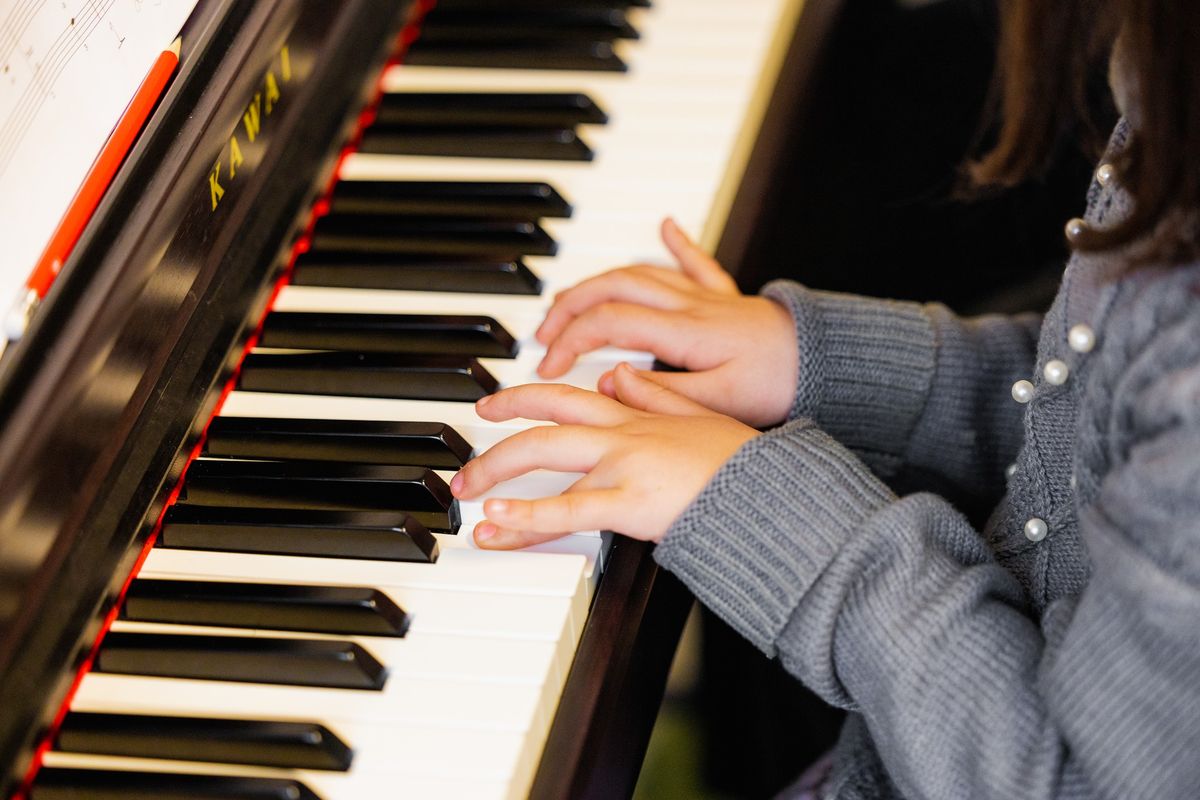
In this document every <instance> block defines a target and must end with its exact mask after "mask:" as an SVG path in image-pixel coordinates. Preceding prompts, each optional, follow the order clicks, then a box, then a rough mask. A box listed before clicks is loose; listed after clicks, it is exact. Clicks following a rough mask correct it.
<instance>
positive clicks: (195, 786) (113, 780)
mask: <svg viewBox="0 0 1200 800" xmlns="http://www.w3.org/2000/svg"><path fill="white" fill-rule="evenodd" d="M143 798H144V799H145V800H321V798H320V797H318V796H317V795H316V794H314V793H313V791H312V790H311V789H309V788H308V787H307V786H305V785H304V784H303V783H302V782H300V781H297V780H292V779H290V778H245V777H235V776H226V775H184V774H178V773H171V772H127V771H125V770H102V769H70V768H67V767H43V768H42V769H41V770H40V771H39V772H38V775H37V780H36V781H35V782H34V784H33V789H32V791H31V794H30V800H142V799H143Z"/></svg>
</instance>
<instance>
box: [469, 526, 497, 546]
mask: <svg viewBox="0 0 1200 800" xmlns="http://www.w3.org/2000/svg"><path fill="white" fill-rule="evenodd" d="M498 530H499V528H497V527H496V526H495V525H493V524H492V523H490V522H481V523H479V526H478V527H476V528H475V541H476V543H483V542H486V541H487V540H488V539H491V538H492V537H494V536H495V535H496V531H498Z"/></svg>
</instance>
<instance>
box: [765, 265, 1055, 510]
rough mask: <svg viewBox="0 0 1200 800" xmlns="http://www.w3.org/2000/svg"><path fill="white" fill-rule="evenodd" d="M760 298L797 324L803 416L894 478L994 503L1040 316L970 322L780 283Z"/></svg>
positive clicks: (1016, 443)
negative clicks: (930, 479) (1016, 395)
mask: <svg viewBox="0 0 1200 800" xmlns="http://www.w3.org/2000/svg"><path fill="white" fill-rule="evenodd" d="M763 294H764V295H765V296H767V297H770V298H771V299H773V300H775V301H776V302H778V303H780V304H782V305H783V306H784V307H786V308H787V309H788V310H789V312H790V313H791V314H792V317H793V319H794V321H795V324H796V337H797V341H798V343H799V350H800V378H799V382H798V384H797V387H796V394H795V400H794V402H793V405H792V409H791V414H790V418H791V419H797V418H800V417H807V418H811V419H813V420H815V421H816V422H817V424H818V425H819V426H820V427H821V428H822V429H823V430H825V431H828V432H829V434H830V435H831V436H833V437H834V438H835V439H837V440H838V441H839V442H842V443H843V444H845V445H846V446H847V447H849V448H850V449H851V450H853V451H854V453H855V454H856V455H858V456H859V457H860V458H862V459H863V461H864V462H866V463H867V464H868V465H869V466H870V467H871V468H872V469H873V470H874V471H875V473H876V474H878V475H880V476H882V477H884V478H885V479H890V478H893V477H896V476H898V475H908V476H909V477H910V480H909V481H907V483H908V484H911V485H921V480H920V479H921V478H922V477H923V476H927V475H931V476H934V477H935V478H936V479H937V480H936V481H935V482H934V484H933V485H936V486H939V487H941V486H953V487H956V488H957V489H958V490H960V491H962V492H965V493H968V494H970V495H973V496H975V497H978V498H984V499H988V500H993V501H994V500H995V499H996V497H997V496H998V489H999V487H1002V486H1003V485H1004V481H1003V472H1004V468H1005V466H1007V465H1008V463H1009V462H1011V461H1012V459H1013V457H1014V456H1015V455H1016V452H1017V450H1018V448H1019V447H1020V441H1021V416H1020V414H1021V408H1020V406H1018V405H1017V404H1016V403H1014V402H1013V401H1012V398H1011V396H1010V389H1011V386H1012V384H1013V382H1014V381H1016V380H1018V379H1020V378H1024V377H1028V376H1029V374H1030V372H1031V370H1032V367H1033V362H1034V352H1035V346H1036V337H1037V330H1038V326H1039V323H1040V318H1039V317H1038V316H1036V315H1031V314H1026V315H1020V316H1016V317H1001V316H995V315H992V316H986V317H978V318H973V319H964V318H960V317H957V316H955V315H954V314H953V313H952V312H950V311H949V310H948V309H947V308H946V307H945V306H941V305H937V304H928V305H921V304H918V303H907V302H896V301H891V300H877V299H873V298H866V297H858V296H855V295H847V294H838V293H832V292H818V291H813V290H811V289H807V288H805V287H803V286H800V285H799V284H796V283H793V282H790V281H774V282H772V283H770V284H768V285H767V286H766V287H765V288H764V289H763Z"/></svg>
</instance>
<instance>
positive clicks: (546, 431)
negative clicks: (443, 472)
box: [450, 425, 612, 500]
mask: <svg viewBox="0 0 1200 800" xmlns="http://www.w3.org/2000/svg"><path fill="white" fill-rule="evenodd" d="M611 437H612V434H611V433H609V432H608V431H607V430H606V429H604V428H587V427H583V426H579V425H565V426H559V427H546V426H543V427H537V428H530V429H529V430H525V431H521V432H520V433H517V434H514V435H513V436H510V437H509V438H507V439H504V440H503V441H500V442H497V443H496V444H495V445H493V446H492V447H491V448H489V449H488V450H487V451H485V452H484V453H483V454H482V455H480V456H477V457H476V458H474V459H472V460H471V461H469V462H467V464H466V465H465V466H463V468H462V469H461V470H459V473H458V474H457V475H455V476H454V479H453V480H452V481H450V491H451V492H453V493H454V496H455V497H457V498H459V499H463V500H471V499H474V498H476V497H478V496H479V495H481V494H483V493H484V492H486V491H488V490H489V489H491V488H492V487H493V486H495V485H496V484H498V483H500V482H501V481H506V480H509V479H511V478H515V477H517V476H519V475H524V474H525V473H527V472H532V471H533V470H535V469H548V470H553V471H555V472H589V471H590V470H591V469H592V468H593V467H595V466H596V462H598V461H599V460H600V458H601V457H602V456H603V455H604V453H605V452H606V451H607V450H608V448H609V444H608V442H607V440H608V439H610V438H611Z"/></svg>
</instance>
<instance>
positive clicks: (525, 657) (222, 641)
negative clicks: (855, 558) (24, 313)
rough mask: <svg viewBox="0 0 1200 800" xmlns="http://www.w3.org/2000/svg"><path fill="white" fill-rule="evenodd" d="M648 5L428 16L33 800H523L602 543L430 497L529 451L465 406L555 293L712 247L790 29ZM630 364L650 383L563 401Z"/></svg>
mask: <svg viewBox="0 0 1200 800" xmlns="http://www.w3.org/2000/svg"><path fill="white" fill-rule="evenodd" d="M638 6H640V4H639V3H636V2H616V1H615V0H614V1H612V2H602V1H601V0H588V1H587V2H584V0H580V1H579V2H571V3H565V4H562V6H561V8H560V7H557V6H554V5H552V4H549V3H543V2H538V0H524V2H516V3H514V4H513V9H506V11H505V14H504V15H502V18H501V17H498V16H497V15H496V13H495V12H494V11H492V10H491V9H492V8H493V7H492V6H490V5H489V4H488V3H486V2H479V1H478V0H444V2H442V3H440V4H439V8H438V9H437V10H436V11H435V12H433V13H432V15H431V16H430V18H429V20H428V25H427V27H426V29H425V31H424V36H425V37H426V38H425V39H423V40H421V42H419V43H418V44H417V46H415V47H414V48H413V50H412V51H411V53H410V54H409V58H408V63H407V64H405V65H403V66H398V67H394V68H392V69H390V71H389V72H388V73H387V74H386V75H385V76H384V81H383V86H384V89H385V91H386V95H385V97H384V100H383V103H382V105H381V107H380V114H379V116H378V118H377V121H376V123H375V125H374V126H373V127H371V128H368V130H367V131H366V132H365V133H364V136H363V141H362V147H361V149H360V152H357V153H355V154H353V155H351V156H350V157H349V158H348V159H347V160H346V161H345V162H344V163H343V166H342V168H341V173H340V180H341V183H340V184H339V186H338V187H337V189H336V191H335V193H334V195H333V197H332V199H331V202H330V203H329V208H328V209H327V210H328V213H327V214H326V215H325V216H324V217H322V218H321V219H320V220H319V221H318V224H317V227H316V229H315V234H314V238H313V243H312V249H311V250H310V251H309V252H308V253H306V254H305V255H303V256H302V257H301V259H300V261H299V262H298V264H297V266H296V270H295V274H294V280H293V283H292V284H291V285H289V286H287V287H285V288H284V289H283V290H282V292H281V293H280V295H279V296H278V299H277V301H276V302H275V304H274V306H273V309H272V312H271V314H272V315H273V316H271V317H269V318H268V320H267V323H266V329H265V332H264V337H263V339H262V341H261V346H260V347H259V348H258V349H257V350H256V351H255V352H254V353H253V354H252V355H251V356H250V358H249V359H248V361H247V364H246V365H245V367H244V372H243V374H242V377H241V381H242V383H241V386H240V388H239V389H237V390H236V391H234V392H233V393H232V394H230V396H229V397H228V398H227V400H226V401H225V403H224V405H223V407H222V409H221V412H220V417H219V418H218V420H217V421H216V422H215V423H214V425H213V428H212V438H211V439H210V441H209V443H208V452H207V453H206V454H205V455H204V456H203V457H202V458H201V460H200V461H198V462H196V463H194V464H193V465H192V466H191V468H190V470H189V473H188V476H187V479H186V480H185V483H184V489H183V493H182V495H181V498H180V502H179V504H178V505H177V506H176V507H175V508H173V509H171V511H170V513H169V515H168V517H167V518H166V524H165V527H164V529H163V531H162V534H161V538H160V541H159V546H157V547H155V548H154V549H153V550H152V551H151V553H150V554H149V557H148V558H147V560H146V562H145V564H144V566H143V568H142V570H141V572H140V573H139V576H138V578H137V579H136V580H135V581H134V583H133V585H132V588H131V592H130V595H129V597H128V598H127V601H126V606H125V608H124V611H123V613H122V616H121V619H119V620H118V621H117V622H116V623H115V624H114V627H113V629H112V632H111V633H110V634H109V636H108V637H107V638H106V639H105V641H104V643H103V644H102V646H101V650H100V653H99V657H98V659H97V663H96V665H95V668H94V669H93V670H92V672H91V673H89V674H88V675H87V676H85V678H84V679H83V681H82V684H81V685H80V687H79V690H78V692H77V693H76V695H75V696H74V698H73V700H72V703H71V706H70V714H69V715H68V717H67V720H66V723H65V725H64V727H63V730H62V733H61V734H60V736H59V739H58V742H57V746H56V747H55V749H54V750H53V751H52V752H50V753H48V754H47V755H46V757H45V761H44V767H43V770H42V772H41V773H40V775H39V778H38V782H37V783H36V784H35V786H34V789H33V793H32V796H33V798H34V800H54V798H66V797H71V798H90V799H95V800H99V798H110V797H125V798H138V797H145V798H149V797H168V796H169V797H172V798H176V797H179V798H234V797H237V798H243V797H252V798H260V797H261V798H312V797H318V798H323V799H324V800H334V798H367V797H382V796H385V795H392V794H396V793H403V794H404V795H405V796H408V797H420V798H513V797H523V796H525V795H526V794H527V793H528V791H529V788H530V786H531V783H532V780H533V776H534V774H535V772H536V770H537V768H538V761H539V757H540V753H541V750H542V747H543V744H544V742H545V739H546V736H547V733H548V731H549V728H550V724H551V722H552V721H553V718H554V714H555V709H556V705H557V701H558V697H559V695H560V693H561V690H562V687H563V684H564V682H565V680H566V677H567V674H568V672H569V671H570V668H571V663H572V659H573V656H574V651H575V647H576V643H577V642H578V640H579V637H580V635H581V633H582V630H583V627H584V625H585V623H586V620H587V614H588V607H589V602H590V599H591V595H592V593H593V591H594V590H595V586H596V583H597V581H598V580H599V578H600V575H601V574H602V572H603V569H604V566H605V557H606V554H607V551H608V547H609V545H610V538H609V535H608V534H601V533H600V532H598V531H584V532H577V533H574V534H571V535H569V536H566V537H564V538H563V539H561V540H559V541H557V542H551V543H548V544H545V545H540V546H538V547H535V548H531V549H532V550H534V551H536V552H516V553H499V552H489V551H482V550H477V549H475V548H474V547H473V543H472V538H471V530H472V528H473V526H474V524H475V523H476V522H478V521H479V520H480V519H481V518H482V511H481V506H482V500H480V501H476V502H471V503H457V502H450V501H449V500H448V498H449V495H448V493H447V492H446V490H445V484H446V483H447V482H448V481H449V479H450V477H451V476H452V475H453V473H454V470H455V469H456V468H457V466H458V465H460V464H461V462H462V460H463V459H464V458H466V457H467V455H468V453H469V452H470V451H472V450H473V451H475V452H481V451H483V450H486V449H487V448H488V447H490V446H492V445H493V444H494V443H495V442H497V441H499V440H500V439H502V438H504V437H506V436H508V435H511V434H512V433H514V432H516V431H518V430H521V429H523V428H525V427H527V426H529V425H533V424H539V423H534V422H532V421H528V420H513V421H510V422H506V423H501V424H496V423H491V422H486V421H484V420H482V419H481V418H479V417H478V416H477V415H476V414H475V413H474V408H473V405H472V403H471V402H469V400H470V399H472V398H473V397H474V396H479V395H480V394H482V393H486V392H488V391H491V390H493V389H494V388H495V387H496V386H509V385H516V384H520V383H527V382H535V381H539V380H540V379H539V378H538V376H537V375H536V372H535V370H536V366H537V364H538V362H539V361H540V359H541V357H542V355H543V353H544V348H543V347H542V346H541V345H539V344H538V343H537V342H536V341H535V339H534V337H533V335H534V331H535V330H536V328H537V326H538V324H539V323H540V322H541V320H542V318H543V316H544V313H545V311H546V310H547V308H548V307H549V304H550V302H551V300H552V298H553V295H554V292H556V291H558V290H560V289H563V288H566V287H568V286H571V285H573V284H575V283H577V282H579V281H580V280H582V279H584V278H586V277H589V276H592V275H595V274H598V273H600V272H603V271H605V270H607V269H609V268H612V267H614V266H618V265H622V264H628V263H634V262H638V261H655V262H661V261H662V259H663V253H662V251H661V248H660V244H659V241H658V234H657V231H658V222H659V220H660V218H661V217H662V216H663V215H664V214H667V213H669V214H672V215H673V216H674V217H675V218H676V220H678V221H679V222H680V224H681V225H682V226H683V227H684V228H685V229H687V230H691V231H698V232H700V233H701V236H700V238H701V241H702V242H703V243H704V244H705V245H706V246H708V247H709V248H712V247H715V244H716V241H717V239H718V238H719V236H720V233H721V230H722V227H723V224H724V219H725V215H726V213H727V210H728V206H729V203H730V202H731V198H732V191H733V189H734V188H736V185H737V182H738V180H739V178H740V171H741V169H742V167H743V166H744V162H745V159H746V157H747V153H748V147H749V144H750V142H752V140H753V137H754V135H755V132H756V129H757V124H758V122H759V118H760V116H761V113H762V106H763V103H764V97H765V96H767V95H769V93H770V90H771V87H772V85H773V83H774V79H775V74H776V72H777V70H778V67H779V63H780V61H781V59H782V50H783V48H784V47H785V45H786V43H787V41H788V39H789V37H790V32H791V31H792V30H793V28H794V25H795V22H796V19H797V17H798V14H799V3H798V2H792V1H791V0H745V2H740V3H730V2H728V0H654V3H653V6H652V7H647V8H642V7H638ZM551 8H554V9H555V10H554V11H550V10H549V9H551ZM510 10H511V11H513V14H512V15H510V14H509V11H510ZM472 14H474V15H476V17H475V18H472V16H471V15H472ZM493 17H496V19H492V18H493ZM518 23H520V24H522V25H526V26H527V28H525V29H522V30H525V32H526V33H527V34H528V36H525V35H522V36H515V38H514V41H513V42H512V46H511V47H507V48H505V47H497V46H496V43H495V41H494V38H493V36H494V34H487V33H481V31H485V32H486V30H487V28H488V26H489V25H490V26H493V27H495V26H499V27H498V28H496V30H497V31H499V30H507V29H508V28H506V27H505V26H509V27H512V26H515V25H517V24H518ZM513 30H514V31H515V30H517V28H515V27H513ZM510 32H511V31H510ZM635 36H636V38H635ZM531 47H532V48H534V49H533V50H530V49H529V48H531ZM539 48H540V49H539ZM531 53H532V54H533V55H532V56H531V55H530V54H531ZM539 53H540V54H541V56H540V57H542V63H543V65H545V64H549V65H550V66H556V67H560V68H557V69H528V68H523V67H527V66H530V64H529V60H530V59H531V58H534V57H539ZM622 65H628V71H621V66H622ZM414 315H423V316H414ZM481 318H482V319H481ZM314 351H315V352H314ZM622 360H625V361H630V362H632V363H634V364H635V365H636V366H639V367H643V368H648V367H649V366H651V364H652V359H651V358H650V357H649V356H648V355H646V354H641V353H632V352H625V351H621V350H617V349H614V348H606V349H603V350H600V351H597V352H594V353H591V354H589V355H587V356H585V357H583V358H582V359H581V360H580V362H579V364H577V365H576V367H575V368H574V369H572V370H571V372H569V373H568V374H567V375H566V376H565V377H564V378H563V379H561V380H559V381H556V382H564V383H569V384H573V385H576V386H580V387H584V388H588V389H591V388H594V387H595V384H596V380H597V379H598V378H599V376H600V375H601V374H603V372H605V371H606V370H608V369H610V368H612V367H613V366H615V365H616V364H617V363H618V362H619V361H622ZM272 420H275V421H277V422H271V421H272ZM392 423H422V425H417V426H415V427H413V426H408V427H406V426H404V425H399V426H398V425H395V424H392ZM264 459H266V460H267V461H264ZM578 477H579V476H578V475H563V474H556V473H548V472H542V473H534V474H531V475H527V476H524V477H522V478H519V479H516V480H513V481H509V482H507V483H505V484H502V485H501V486H499V487H497V488H496V489H495V490H494V491H493V492H492V493H491V494H492V495H496V496H509V497H512V496H518V497H536V496H543V495H546V494H552V493H558V492H560V491H562V490H563V489H565V488H567V487H568V486H569V485H570V484H571V483H572V482H573V481H574V480H576V479H577V478H578ZM397 506H401V507H399V508H398V507H397Z"/></svg>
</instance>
